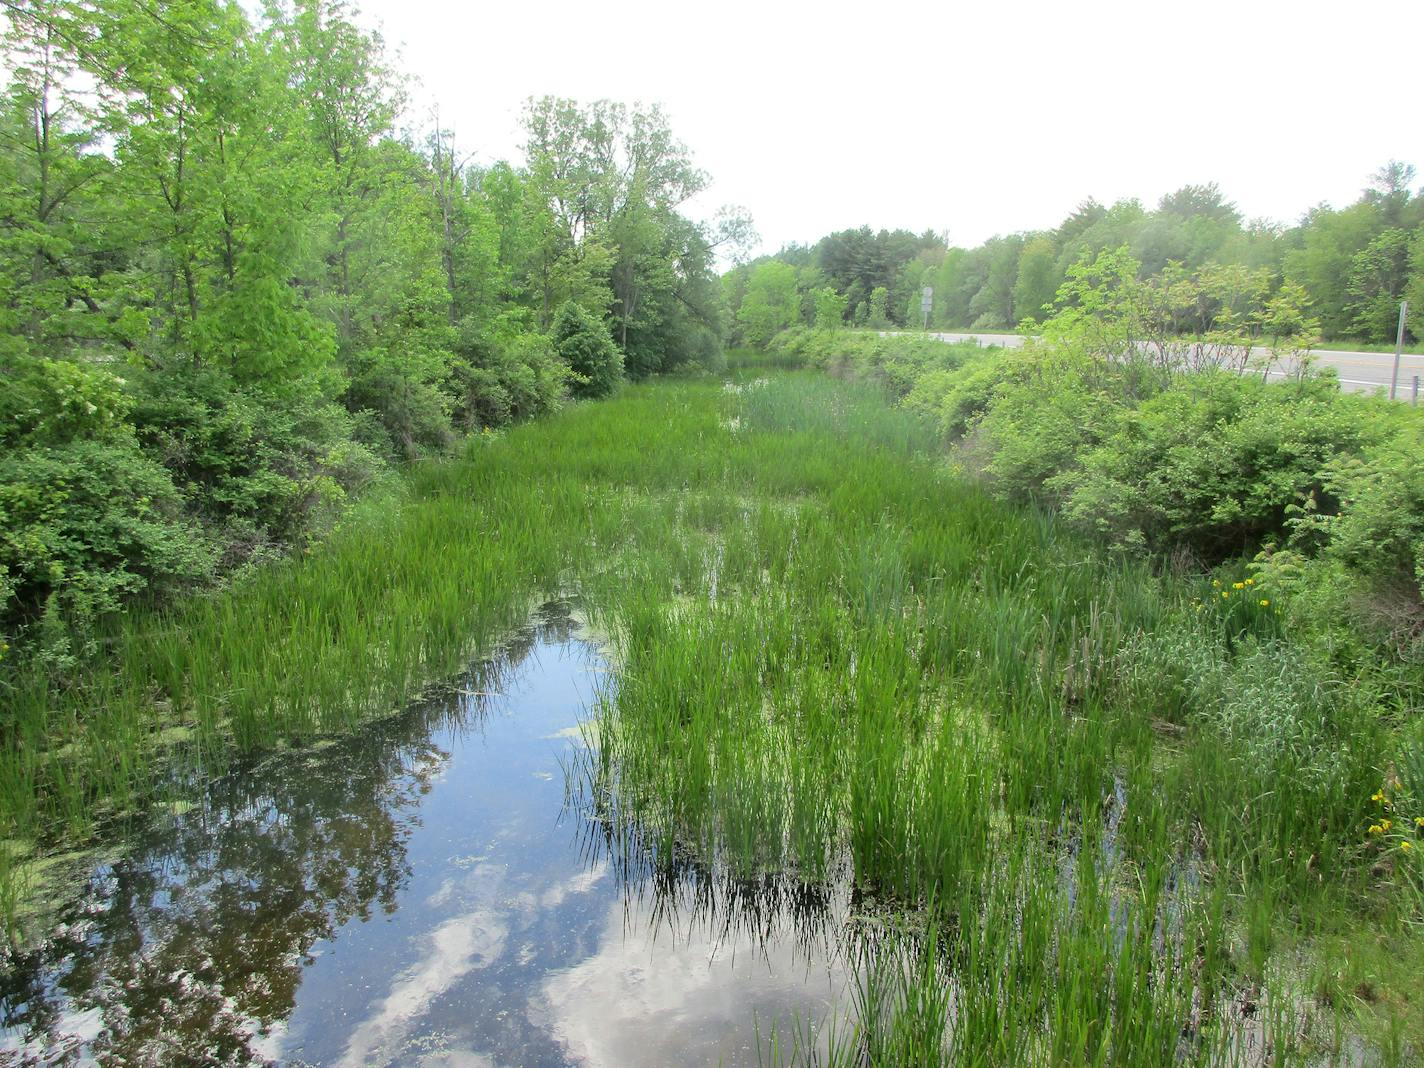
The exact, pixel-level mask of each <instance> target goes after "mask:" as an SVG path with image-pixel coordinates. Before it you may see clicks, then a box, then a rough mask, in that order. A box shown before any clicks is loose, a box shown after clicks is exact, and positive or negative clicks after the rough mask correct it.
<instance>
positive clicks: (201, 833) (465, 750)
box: [0, 605, 845, 1068]
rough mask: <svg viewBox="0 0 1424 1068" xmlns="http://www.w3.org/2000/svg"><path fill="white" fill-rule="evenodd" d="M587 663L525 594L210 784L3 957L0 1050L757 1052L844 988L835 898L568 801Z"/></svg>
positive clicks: (525, 1055) (482, 1056) (435, 1055)
mask: <svg viewBox="0 0 1424 1068" xmlns="http://www.w3.org/2000/svg"><path fill="white" fill-rule="evenodd" d="M607 681H608V677H607V675H606V674H605V665H604V663H603V661H602V660H601V659H600V656H599V653H598V650H597V648H596V647H594V646H593V645H590V644H589V643H587V642H585V641H583V640H580V639H579V638H577V637H576V636H575V631H574V624H573V622H572V620H571V619H570V617H569V615H568V613H567V610H566V609H564V608H563V607H561V606H559V605H550V606H546V607H545V608H544V609H543V610H541V612H540V613H539V615H538V617H537V621H536V623H535V624H534V625H531V627H530V628H529V629H528V630H527V631H526V632H525V633H522V634H520V635H518V636H517V637H516V638H515V639H514V640H513V641H511V643H510V644H509V645H508V647H507V648H506V650H505V652H504V655H502V656H501V657H499V658H498V659H496V660H493V661H490V662H488V663H486V664H483V665H481V666H480V667H479V668H478V669H476V670H474V671H472V672H471V673H470V674H469V675H467V676H466V677H464V678H462V679H461V680H460V681H459V684H458V686H456V687H455V688H453V689H452V691H451V692H450V693H449V694H447V695H446V696H443V697H441V698H439V699H432V700H427V701H425V702H422V703H420V704H419V705H417V706H415V707H412V708H410V709H408V710H406V711H405V712H403V713H401V714H400V715H398V716H395V717H392V718H390V719H388V720H385V721H382V722H380V723H378V724H375V725H373V726H372V727H370V728H369V729H368V730H366V731H364V732H363V733H362V734H361V735H360V736H359V737H353V738H349V739H343V740H339V741H336V742H331V743H327V744H325V745H324V746H319V747H317V748H315V749H312V750H306V751H303V752H299V753H288V754H282V755H280V756H278V757H272V758H268V759H266V760H264V761H262V762H260V763H255V764H253V765H251V766H248V767H243V768H241V769H238V770H237V771H235V772H234V773H232V774H231V775H229V776H227V777H225V778H224V779H222V780H220V781H219V782H217V783H215V784H214V785H213V786H212V788H211V789H210V790H209V791H208V792H207V794H206V795H205V796H204V797H203V798H202V799H201V801H200V802H199V803H197V804H195V805H194V806H193V807H192V808H191V809H189V810H188V811H186V812H184V813H182V814H180V815H178V816H176V817H172V818H165V819H164V820H162V821H161V822H160V823H158V824H156V825H155V826H154V827H153V828H152V829H150V830H148V831H146V832H144V833H141V834H138V835H136V836H134V837H133V838H132V839H131V840H130V841H128V842H126V843H124V848H123V849H122V851H121V852H120V853H119V854H118V856H119V858H120V859H117V860H114V861H112V862H109V863H105V864H102V865H100V866H98V867H97V868H95V870H93V872H92V873H91V876H90V878H89V880H88V883H87V885H85V886H83V887H81V888H76V896H75V900H74V901H73V902H71V903H69V904H67V905H66V907H65V909H64V913H63V922H62V923H61V924H60V925H59V927H58V928H57V929H56V931H55V933H54V935H53V937H52V938H51V940H50V941H49V942H48V943H47V944H45V945H44V946H42V947H41V948H39V949H38V950H36V951H34V952H33V953H31V954H29V955H28V956H26V957H25V958H23V959H20V960H17V961H11V962H10V967H9V968H8V969H7V970H6V972H5V974H4V975H3V976H0V984H3V985H0V1027H3V1030H0V1064H64V1065H69V1064H91V1063H92V1064H106V1065H107V1064H125V1065H165V1066H166V1065H184V1064H203V1065H208V1064H261V1063H269V1062H275V1063H278V1064H288V1065H388V1064H399V1065H417V1066H429V1068H434V1066H448V1068H476V1066H478V1068H484V1066H490V1065H566V1064H578V1065H618V1066H629V1065H631V1066H638V1065H667V1064H715V1063H724V1064H739V1063H756V1061H757V1045H758V1038H757V1029H758V1027H759V1028H760V1031H761V1036H762V1041H763V1042H764V1041H765V1036H766V1033H767V1031H768V1029H769V1026H770V1025H772V1024H773V1023H775V1024H778V1025H779V1027H780V1028H781V1029H782V1031H783V1032H785V1031H788V1030H790V1029H792V1028H793V1027H795V1026H796V1023H797V1021H798V1020H799V1021H801V1022H802V1023H803V1024H804V1023H805V1021H807V1020H809V1019H812V1018H814V1019H818V1020H819V1019H824V1018H826V1017H827V1016H828V1014H829V1012H830V1009H831V1006H832V1004H833V1003H836V1002H838V1001H839V1002H842V1003H843V1000H844V999H843V997H842V994H843V993H844V983H845V977H844V973H843V971H842V969H841V965H840V963H839V962H838V958H837V955H836V953H835V951H834V949H833V948H832V947H834V945H835V944H836V942H837V937H836V934H837V930H838V928H839V923H840V920H841V918H842V917H843V916H844V902H842V901H839V900H837V899H836V898H835V895H834V893H830V894H828V893H827V892H824V891H819V890H817V889H815V888H811V887H805V886H799V885H796V884H793V883H789V882H787V881H786V880H777V879H768V880H767V881H765V882H763V883H757V884H747V883H735V882H731V881H729V880H727V879H725V878H722V877H720V876H719V875H718V874H717V873H716V872H715V871H709V870H707V869H706V868H705V867H703V866H701V865H699V864H697V863H694V862H691V861H689V860H687V859H686V858H682V859H679V860H676V861H672V860H666V859H662V860H660V859H658V858H653V857H649V856H647V855H641V854H638V853H637V852H636V851H630V850H629V848H628V847H627V846H626V845H620V844H619V843H626V842H628V841H630V840H633V841H636V838H637V836H636V834H634V835H633V836H632V837H631V838H630V837H629V836H628V835H626V834H613V833H611V829H610V828H609V827H607V826H604V825H602V824H601V823H600V822H599V821H598V820H597V819H595V818H594V816H593V814H592V813H591V812H590V811H588V810H587V809H585V808H582V807H580V806H578V805H568V804H566V803H565V774H564V769H565V768H566V767H568V766H570V765H571V764H572V762H573V761H574V760H575V759H576V758H577V755H578V752H579V750H580V748H581V746H582V744H583V743H582V741H581V739H580V734H579V730H578V723H579V721H580V720H581V719H583V718H586V717H587V715H588V712H587V706H588V704H589V703H590V702H591V701H592V699H593V698H594V695H595V693H596V691H597V689H598V688H599V687H600V686H602V685H605V684H606V683H607Z"/></svg>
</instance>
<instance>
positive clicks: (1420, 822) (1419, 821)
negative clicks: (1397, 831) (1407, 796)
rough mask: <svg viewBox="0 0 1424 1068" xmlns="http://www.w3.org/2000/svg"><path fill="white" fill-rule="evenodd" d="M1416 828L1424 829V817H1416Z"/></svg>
mask: <svg viewBox="0 0 1424 1068" xmlns="http://www.w3.org/2000/svg"><path fill="white" fill-rule="evenodd" d="M1414 826H1416V827H1424V816H1415V817H1414Z"/></svg>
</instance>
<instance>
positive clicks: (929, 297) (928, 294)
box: [920, 286, 934, 330]
mask: <svg viewBox="0 0 1424 1068" xmlns="http://www.w3.org/2000/svg"><path fill="white" fill-rule="evenodd" d="M933 307H934V286H925V288H924V289H922V290H920V314H921V315H922V316H923V317H924V320H925V329H926V330H928V329H929V328H930V309H931V308H933Z"/></svg>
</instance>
